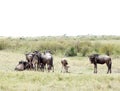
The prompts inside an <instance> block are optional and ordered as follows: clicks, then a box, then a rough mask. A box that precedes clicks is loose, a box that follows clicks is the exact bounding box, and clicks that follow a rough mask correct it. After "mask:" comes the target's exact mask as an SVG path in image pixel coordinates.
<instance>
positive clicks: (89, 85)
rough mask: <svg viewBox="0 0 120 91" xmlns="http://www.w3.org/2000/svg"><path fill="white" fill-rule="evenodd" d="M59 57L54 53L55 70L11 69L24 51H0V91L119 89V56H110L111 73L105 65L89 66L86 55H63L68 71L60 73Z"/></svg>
mask: <svg viewBox="0 0 120 91" xmlns="http://www.w3.org/2000/svg"><path fill="white" fill-rule="evenodd" d="M61 58H62V56H54V66H55V72H54V73H53V72H50V73H48V72H40V71H20V72H18V71H14V68H15V66H16V65H17V64H18V61H20V60H21V59H25V56H24V54H21V53H17V52H10V51H9V52H8V51H0V91H120V62H119V60H120V58H119V57H112V60H113V67H112V74H106V72H107V67H106V65H98V74H93V65H92V64H90V62H89V60H88V58H87V57H67V59H68V62H69V66H70V69H69V71H70V73H61V72H60V71H61V63H60V60H61Z"/></svg>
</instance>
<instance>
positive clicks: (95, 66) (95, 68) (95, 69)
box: [94, 64, 97, 73]
mask: <svg viewBox="0 0 120 91" xmlns="http://www.w3.org/2000/svg"><path fill="white" fill-rule="evenodd" d="M94 73H97V64H94Z"/></svg>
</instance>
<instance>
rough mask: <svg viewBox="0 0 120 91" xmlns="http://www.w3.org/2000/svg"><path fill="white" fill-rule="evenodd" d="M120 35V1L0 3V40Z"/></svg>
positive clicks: (13, 0) (3, 0)
mask: <svg viewBox="0 0 120 91" xmlns="http://www.w3.org/2000/svg"><path fill="white" fill-rule="evenodd" d="M63 34H67V35H70V36H71V35H87V34H92V35H120V0H0V36H13V37H14V36H57V35H63Z"/></svg>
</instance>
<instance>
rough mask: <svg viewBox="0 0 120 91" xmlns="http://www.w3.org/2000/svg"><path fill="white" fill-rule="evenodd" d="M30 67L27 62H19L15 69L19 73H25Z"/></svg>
mask: <svg viewBox="0 0 120 91" xmlns="http://www.w3.org/2000/svg"><path fill="white" fill-rule="evenodd" d="M29 67H30V65H29V63H28V62H26V61H22V60H21V61H19V64H18V65H17V66H16V67H15V70H17V71H23V70H25V69H29Z"/></svg>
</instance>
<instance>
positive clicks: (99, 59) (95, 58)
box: [89, 54, 112, 73]
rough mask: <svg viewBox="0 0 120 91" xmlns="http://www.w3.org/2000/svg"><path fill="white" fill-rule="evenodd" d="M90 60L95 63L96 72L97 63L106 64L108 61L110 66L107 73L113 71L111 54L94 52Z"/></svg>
mask: <svg viewBox="0 0 120 91" xmlns="http://www.w3.org/2000/svg"><path fill="white" fill-rule="evenodd" d="M89 60H90V62H91V63H92V64H94V73H97V64H104V63H106V65H107V67H108V71H107V73H109V72H110V73H111V72H112V71H111V67H112V60H111V57H110V56H107V55H99V54H92V55H90V56H89Z"/></svg>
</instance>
